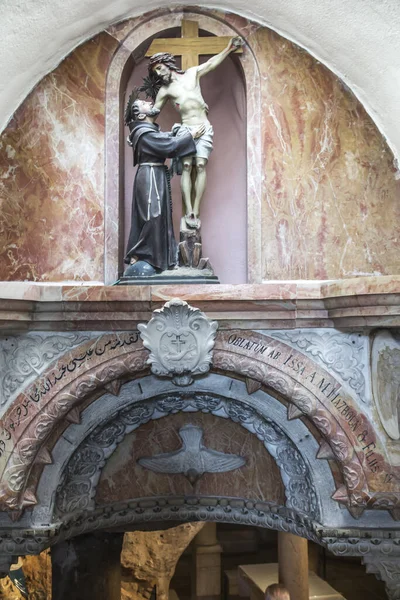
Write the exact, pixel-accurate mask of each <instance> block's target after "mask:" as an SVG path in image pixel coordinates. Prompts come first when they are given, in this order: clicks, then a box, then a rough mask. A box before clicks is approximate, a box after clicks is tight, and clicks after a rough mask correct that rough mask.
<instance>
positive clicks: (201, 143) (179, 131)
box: [172, 123, 214, 160]
mask: <svg viewBox="0 0 400 600" xmlns="http://www.w3.org/2000/svg"><path fill="white" fill-rule="evenodd" d="M198 128H199V125H182V123H175V125H174V126H173V128H172V133H173V135H176V136H177V137H178V136H180V135H184V134H185V132H186V131H190V133H194V132H195V131H197V130H198ZM213 138H214V129H213V126H212V125H210V124H209V125H208V126H207V127H206V130H205V132H204V133H203V135H202V136H201V137H199V138H196V139H195V140H194V143H195V145H196V157H197V158H206V159H207V160H208V158H209V156H210V154H211V152H212V149H213Z"/></svg>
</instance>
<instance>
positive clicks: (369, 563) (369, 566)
mask: <svg viewBox="0 0 400 600" xmlns="http://www.w3.org/2000/svg"><path fill="white" fill-rule="evenodd" d="M363 563H364V565H365V569H366V571H367V573H373V574H374V575H375V576H376V577H377V579H380V580H381V581H384V582H385V589H386V594H387V597H388V599H389V600H400V554H399V555H398V556H396V557H390V556H388V557H386V558H383V557H382V556H377V555H376V554H374V553H371V554H368V555H367V556H365V557H364V558H363Z"/></svg>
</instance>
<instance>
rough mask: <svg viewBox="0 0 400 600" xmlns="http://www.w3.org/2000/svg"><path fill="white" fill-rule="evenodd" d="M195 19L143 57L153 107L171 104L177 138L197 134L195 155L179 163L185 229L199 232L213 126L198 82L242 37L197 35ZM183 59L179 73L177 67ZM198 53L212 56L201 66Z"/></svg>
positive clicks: (238, 46)
mask: <svg viewBox="0 0 400 600" xmlns="http://www.w3.org/2000/svg"><path fill="white" fill-rule="evenodd" d="M198 31H199V26H198V23H196V22H194V21H186V20H183V21H182V37H181V38H166V39H162V38H159V39H156V40H154V41H153V42H152V44H151V46H150V48H149V50H148V51H147V53H146V56H150V64H149V75H150V78H153V79H156V80H157V82H158V84H157V87H156V89H157V96H156V99H155V108H156V109H160V110H161V109H162V107H163V106H164V104H165V103H166V102H167V101H168V100H169V101H170V102H172V104H173V105H174V107H175V108H176V109H177V111H178V112H179V114H180V117H181V123H179V124H177V125H176V126H174V128H173V132H174V133H175V135H176V136H181V135H185V134H187V132H188V131H189V132H193V131H194V130H196V131H198V129H199V127H201V128H202V135H200V136H199V137H197V138H196V140H195V143H196V154H195V155H191V156H185V157H184V158H183V159H182V179H181V190H182V198H183V203H184V209H185V217H184V227H186V228H188V229H191V230H198V229H200V219H199V214H200V203H201V200H202V197H203V194H204V190H205V186H206V170H205V169H206V165H207V161H208V158H209V156H210V154H211V151H212V147H213V128H212V125H211V123H210V122H209V120H208V106H207V104H206V103H205V101H204V98H203V96H202V92H201V88H200V78H201V77H203V75H206V74H207V73H210V72H211V71H213V70H214V69H216V68H217V67H218V65H220V64H221V63H222V62H223V61H224V60H225V58H227V57H228V56H229V54H231V52H242V48H241V46H242V43H243V42H242V39H241V38H240V37H234V38H229V37H216V36H210V37H199V35H198ZM175 55H179V56H181V57H182V69H178V68H177V66H176V63H175V57H174V56H175ZM200 55H212V56H211V58H210V59H209V60H207V62H205V63H203V64H201V65H199V57H200ZM181 230H182V227H181Z"/></svg>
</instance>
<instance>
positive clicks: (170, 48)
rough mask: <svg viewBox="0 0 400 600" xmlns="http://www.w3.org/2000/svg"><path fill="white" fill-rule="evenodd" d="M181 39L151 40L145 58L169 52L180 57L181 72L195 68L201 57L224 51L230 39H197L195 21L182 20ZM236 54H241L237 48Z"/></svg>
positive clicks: (240, 49) (210, 37)
mask: <svg viewBox="0 0 400 600" xmlns="http://www.w3.org/2000/svg"><path fill="white" fill-rule="evenodd" d="M181 28H182V29H181V30H182V37H180V38H158V39H156V40H153V41H152V43H151V46H150V48H149V49H148V51H147V52H146V56H152V55H153V54H156V52H169V53H170V54H173V55H174V56H181V57H182V70H183V71H186V69H189V68H190V67H197V66H198V64H199V57H200V56H201V55H204V54H205V55H214V54H219V53H220V52H222V50H225V48H226V47H227V45H228V43H229V40H230V39H231V37H228V36H221V37H217V36H215V35H213V36H209V37H199V24H198V23H197V21H186V20H185V19H183V20H182V24H181ZM235 52H236V53H238V54H241V53H242V52H243V49H242V48H241V47H240V48H237V49H236V50H235Z"/></svg>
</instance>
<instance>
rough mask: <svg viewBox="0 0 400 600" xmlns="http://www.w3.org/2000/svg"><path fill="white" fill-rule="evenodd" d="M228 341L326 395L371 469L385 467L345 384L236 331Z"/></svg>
mask: <svg viewBox="0 0 400 600" xmlns="http://www.w3.org/2000/svg"><path fill="white" fill-rule="evenodd" d="M228 344H229V345H230V346H236V347H238V348H242V350H247V351H248V353H249V354H254V355H262V356H264V357H265V358H268V359H269V360H270V361H276V362H277V364H279V366H280V368H282V370H286V371H288V372H289V374H292V375H297V377H298V378H299V379H301V380H302V381H303V383H304V384H305V385H306V387H308V388H309V389H312V388H315V391H316V392H318V393H321V394H323V395H324V396H325V397H326V398H327V399H328V400H329V402H330V404H331V406H333V407H334V409H335V411H336V412H337V413H338V414H339V416H340V418H341V419H342V420H344V421H345V422H346V423H347V425H348V427H349V428H350V429H351V431H352V432H353V434H354V436H355V437H356V439H357V441H358V443H359V444H360V447H361V450H362V452H363V453H364V456H365V460H366V463H367V465H368V467H369V469H370V470H371V471H372V472H373V473H377V472H378V471H380V470H381V466H380V464H379V462H378V460H377V458H378V457H377V455H376V453H375V452H374V450H375V449H376V444H375V442H374V441H372V440H371V437H372V436H371V433H370V431H369V430H368V429H365V425H364V423H363V420H362V418H361V417H360V415H359V414H358V413H357V412H356V411H355V410H354V409H353V408H352V407H351V406H349V404H348V402H347V401H346V400H345V399H344V398H343V397H342V396H341V394H340V387H341V386H340V385H339V384H337V385H336V386H335V385H334V384H332V383H331V382H329V381H327V380H326V376H325V377H323V376H322V375H321V373H319V372H318V371H315V370H311V369H310V368H309V367H308V365H307V362H306V361H302V360H301V359H299V358H298V355H296V354H295V353H288V354H287V355H286V354H284V353H282V352H279V351H278V350H277V349H276V348H274V347H272V346H266V345H265V344H262V343H261V342H253V341H251V340H248V339H246V338H243V337H240V336H238V335H236V334H232V335H231V336H230V337H229V338H228Z"/></svg>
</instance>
